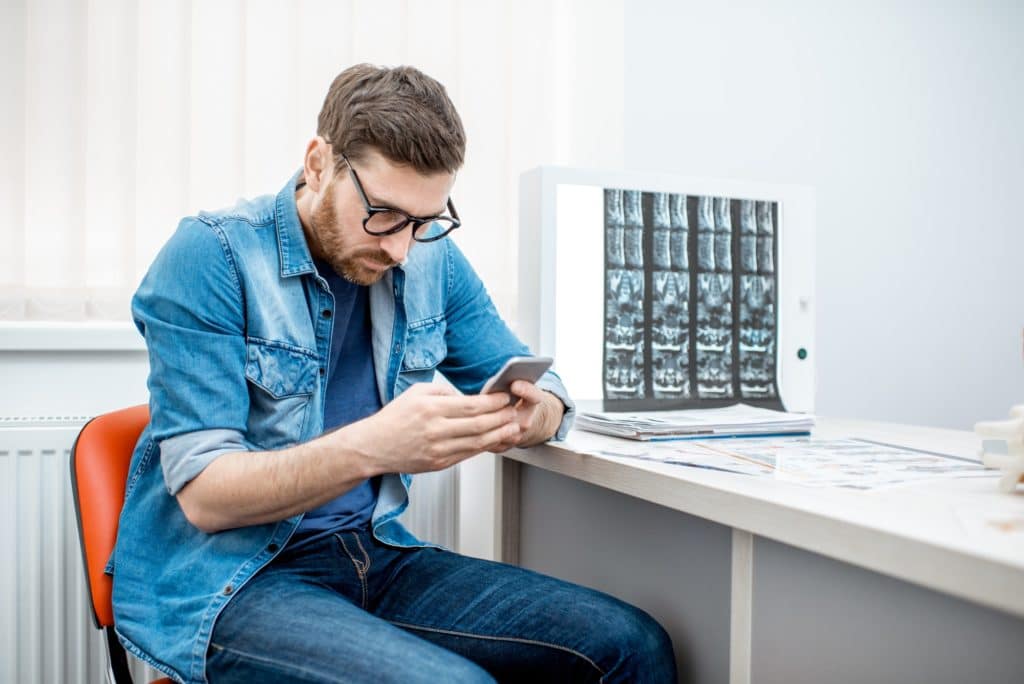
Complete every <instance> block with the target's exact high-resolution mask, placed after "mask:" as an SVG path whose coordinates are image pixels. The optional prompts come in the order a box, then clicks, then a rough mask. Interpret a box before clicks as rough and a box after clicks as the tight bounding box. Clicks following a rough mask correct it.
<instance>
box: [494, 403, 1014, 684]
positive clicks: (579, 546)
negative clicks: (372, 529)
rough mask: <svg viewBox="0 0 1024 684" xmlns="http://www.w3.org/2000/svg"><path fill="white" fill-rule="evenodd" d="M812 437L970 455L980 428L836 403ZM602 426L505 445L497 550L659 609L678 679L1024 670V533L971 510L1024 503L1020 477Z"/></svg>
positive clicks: (978, 675)
mask: <svg viewBox="0 0 1024 684" xmlns="http://www.w3.org/2000/svg"><path fill="white" fill-rule="evenodd" d="M815 436H819V437H826V438H829V437H861V438H865V439H872V440H876V441H880V442H887V443H891V444H899V445H902V446H908V447H913V448H919V449H926V450H931V451H938V452H942V453H947V454H951V455H955V456H962V457H966V458H972V459H973V458H976V456H975V454H976V451H977V448H978V445H979V442H978V440H977V439H976V438H975V437H974V436H973V435H972V434H971V433H968V432H958V431H952V430H938V429H932V428H918V427H909V426H899V425H887V424H879V423H864V422H854V421H839V420H824V419H822V420H819V427H818V428H816V430H815ZM607 439H610V438H607V437H603V436H600V435H594V434H591V433H586V432H582V431H575V432H573V433H572V434H571V435H570V438H569V440H567V442H565V443H561V444H551V445H544V446H541V447H536V448H533V449H528V450H516V451H512V452H509V453H508V454H506V455H505V458H504V459H503V461H502V470H501V481H502V483H501V516H500V518H501V522H500V527H501V532H502V546H501V548H502V556H503V559H504V560H506V561H508V562H518V563H519V564H521V565H523V566H524V567H530V568H533V569H536V570H539V571H542V572H546V573H548V574H552V575H556V576H559V577H563V578H565V579H568V580H571V581H576V582H580V583H582V584H586V585H589V586H594V587H595V588H598V589H601V590H604V591H608V592H609V593H612V594H615V595H618V596H620V597H622V598H624V599H626V600H628V601H630V602H632V603H635V604H637V605H639V606H641V607H642V608H644V609H645V610H647V611H648V612H650V613H652V614H653V615H655V617H657V618H658V619H659V620H660V621H661V622H662V624H665V625H666V628H667V629H668V630H669V632H670V633H671V634H672V636H673V641H674V642H675V646H676V651H677V657H678V658H679V661H680V672H681V678H682V680H683V681H698V682H704V681H709V682H717V681H731V682H750V681H754V682H775V681H779V682H783V681H784V682H799V681H808V682H810V681H820V682H842V681H850V682H871V681H891V682H902V681H922V682H923V681H928V682H942V681H949V682H965V681H971V682H984V681H993V682H1007V681H1024V533H1022V532H1020V531H1017V532H1014V531H1008V532H1007V531H999V530H998V529H996V528H994V527H992V526H986V525H985V523H984V522H980V523H978V524H974V523H973V522H972V521H974V520H979V521H983V520H984V517H985V514H986V513H987V512H993V513H996V514H1001V515H1003V516H1004V517H1005V516H1006V515H1010V516H1013V515H1017V516H1024V494H1018V495H1014V496H1010V495H1006V494H1001V493H999V492H998V491H997V490H996V485H995V481H994V480H988V479H985V480H930V481H923V482H920V483H917V484H913V485H907V486H903V487H899V488H889V489H880V490H873V491H868V492H859V491H851V490H843V489H837V488H812V487H806V486H801V485H797V484H792V483H787V482H782V481H776V480H771V479H766V478H760V477H753V476H743V475H733V474H729V473H720V472H715V471H709V470H702V469H695V468H688V467H685V466H678V465H664V464H659V463H654V462H648V461H641V460H634V459H628V458H616V457H610V456H591V455H587V454H585V453H581V451H586V450H587V449H588V448H590V447H593V446H596V445H599V444H600V443H602V442H603V441H604V440H607ZM595 485H596V486H595ZM623 495H628V496H623ZM808 552H809V553H808ZM893 578H895V579H893Z"/></svg>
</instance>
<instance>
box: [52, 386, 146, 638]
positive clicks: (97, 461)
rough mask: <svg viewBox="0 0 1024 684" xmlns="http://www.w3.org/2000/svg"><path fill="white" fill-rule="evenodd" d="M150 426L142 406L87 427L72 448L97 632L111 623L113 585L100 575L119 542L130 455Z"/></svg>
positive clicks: (101, 418)
mask: <svg viewBox="0 0 1024 684" xmlns="http://www.w3.org/2000/svg"><path fill="white" fill-rule="evenodd" d="M148 422H149V407H147V406H145V405H142V406H133V407H132V408H127V409H121V410H120V411H114V412H112V413H106V414H103V415H101V416H97V417H95V418H93V419H92V420H90V421H89V422H88V423H86V424H85V426H84V427H83V428H82V431H81V432H79V433H78V438H77V439H76V440H75V444H74V446H73V447H71V489H72V492H74V499H75V515H76V517H77V519H78V539H79V541H80V542H81V545H82V560H83V562H84V564H85V575H86V585H87V586H88V588H89V598H90V601H91V604H92V613H93V620H94V621H95V623H96V626H97V627H99V628H101V629H102V628H105V627H111V626H112V625H113V624H114V610H113V607H112V605H111V588H112V586H113V585H112V582H111V579H110V576H109V575H107V574H105V573H104V572H103V570H104V568H105V567H106V565H107V561H108V560H109V559H110V554H111V552H113V550H114V541H115V540H116V539H117V524H118V519H119V518H120V516H121V507H122V506H123V505H124V489H125V482H126V481H127V480H128V467H129V465H130V464H131V458H132V452H133V451H134V450H135V444H136V442H138V441H139V435H141V434H142V430H143V429H144V428H145V427H146V423H148Z"/></svg>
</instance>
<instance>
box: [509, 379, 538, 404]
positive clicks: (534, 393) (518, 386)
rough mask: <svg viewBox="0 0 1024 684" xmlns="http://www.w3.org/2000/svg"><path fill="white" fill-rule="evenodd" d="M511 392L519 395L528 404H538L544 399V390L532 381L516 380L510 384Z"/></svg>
mask: <svg viewBox="0 0 1024 684" xmlns="http://www.w3.org/2000/svg"><path fill="white" fill-rule="evenodd" d="M511 390H512V394H514V395H516V396H517V397H520V398H522V399H523V401H525V402H526V403H528V404H539V403H540V402H542V401H544V390H542V389H540V388H539V387H537V386H536V385H535V384H533V383H532V382H527V381H526V380H516V381H515V382H513V383H512V386H511Z"/></svg>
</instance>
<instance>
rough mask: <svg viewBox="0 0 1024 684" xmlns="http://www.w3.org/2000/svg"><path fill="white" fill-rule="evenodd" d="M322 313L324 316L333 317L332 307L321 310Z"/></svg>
mask: <svg viewBox="0 0 1024 684" xmlns="http://www.w3.org/2000/svg"><path fill="white" fill-rule="evenodd" d="M320 315H321V316H323V317H324V318H330V317H331V310H330V309H324V310H323V311H321V312H320Z"/></svg>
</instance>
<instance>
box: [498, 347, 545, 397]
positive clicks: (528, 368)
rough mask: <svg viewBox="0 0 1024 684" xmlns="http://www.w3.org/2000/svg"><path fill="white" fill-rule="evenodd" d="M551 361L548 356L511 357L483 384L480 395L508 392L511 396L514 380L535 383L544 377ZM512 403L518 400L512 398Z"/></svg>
mask: <svg viewBox="0 0 1024 684" xmlns="http://www.w3.org/2000/svg"><path fill="white" fill-rule="evenodd" d="M553 361H554V359H552V358H551V357H550V356H513V357H512V358H511V359H509V360H508V361H506V362H505V365H504V366H502V367H501V370H499V371H498V372H497V373H495V374H494V375H492V376H491V378H490V379H489V380H488V381H487V382H485V383H484V387H483V389H481V390H480V394H490V393H491V392H508V393H509V394H511V393H512V390H511V387H512V383H513V382H515V381H516V380H526V381H527V382H537V381H538V380H540V378H541V376H542V375H544V372H545V371H547V369H548V368H551V364H552V363H553ZM512 401H513V402H515V401H518V398H517V397H515V396H513V397H512Z"/></svg>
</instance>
